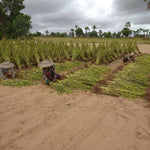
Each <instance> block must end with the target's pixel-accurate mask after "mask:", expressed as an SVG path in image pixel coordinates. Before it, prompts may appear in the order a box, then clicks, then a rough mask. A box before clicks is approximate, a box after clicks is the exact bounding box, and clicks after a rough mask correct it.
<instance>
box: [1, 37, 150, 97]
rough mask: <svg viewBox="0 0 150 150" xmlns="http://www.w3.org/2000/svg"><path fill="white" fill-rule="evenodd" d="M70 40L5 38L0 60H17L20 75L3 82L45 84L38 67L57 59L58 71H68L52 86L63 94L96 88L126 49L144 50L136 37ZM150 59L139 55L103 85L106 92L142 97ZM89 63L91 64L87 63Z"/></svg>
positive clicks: (115, 94)
mask: <svg viewBox="0 0 150 150" xmlns="http://www.w3.org/2000/svg"><path fill="white" fill-rule="evenodd" d="M60 39H61V38H60ZM68 39H69V38H68ZM68 39H67V41H59V40H58V41H57V42H55V41H50V40H48V41H47V40H39V39H38V40H23V41H21V40H19V39H18V40H16V41H13V40H8V41H7V40H5V39H3V40H1V41H0V62H3V61H9V62H12V63H14V64H15V70H16V78H15V79H9V80H2V79H0V84H3V85H8V86H16V87H22V86H28V85H34V84H38V83H39V81H42V83H45V82H44V80H43V79H42V69H41V68H37V67H36V66H37V64H38V63H39V62H40V61H42V60H44V59H48V60H52V61H54V62H55V66H56V72H57V73H60V74H61V75H63V73H64V72H66V75H65V76H64V78H63V80H60V81H57V82H56V83H53V82H51V83H50V87H51V88H53V89H55V90H56V91H57V92H58V93H59V94H60V93H73V91H75V90H84V91H87V90H93V86H95V85H96V84H98V82H99V81H100V80H102V79H103V77H104V75H106V74H107V73H108V72H110V71H111V70H110V69H109V68H108V67H107V66H106V64H108V63H111V62H112V61H114V60H115V59H119V58H122V56H123V54H124V53H125V52H126V53H129V54H130V53H134V54H137V53H140V51H139V49H138V46H137V42H136V41H135V40H129V39H127V40H122V39H120V40H113V41H110V40H109V39H108V40H107V41H106V40H105V41H104V40H102V41H98V39H94V41H93V40H91V41H92V42H89V41H88V40H89V39H86V40H85V39H83V41H82V42H80V43H79V42H78V40H79V39H75V40H74V41H68ZM68 42H69V43H68ZM149 61H150V57H149V56H143V57H140V58H137V59H136V63H131V64H129V65H127V66H126V67H125V68H124V69H123V70H122V71H120V72H119V73H118V74H116V78H115V79H114V80H113V81H110V82H109V84H108V85H107V86H104V87H101V88H102V91H103V92H102V93H104V94H110V95H114V96H123V97H127V98H136V97H139V98H142V97H143V96H144V94H145V88H146V87H147V86H148V79H147V76H148V74H149V73H150V71H149V69H148V67H149V66H145V65H144V64H145V63H147V64H149ZM85 63H89V64H86V65H85ZM104 65H105V66H104ZM142 65H143V66H142ZM139 68H140V69H139ZM148 71H149V72H148ZM144 75H145V76H144Z"/></svg>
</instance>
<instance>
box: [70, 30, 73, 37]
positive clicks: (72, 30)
mask: <svg viewBox="0 0 150 150" xmlns="http://www.w3.org/2000/svg"><path fill="white" fill-rule="evenodd" d="M70 31H71V36H72V37H74V29H70Z"/></svg>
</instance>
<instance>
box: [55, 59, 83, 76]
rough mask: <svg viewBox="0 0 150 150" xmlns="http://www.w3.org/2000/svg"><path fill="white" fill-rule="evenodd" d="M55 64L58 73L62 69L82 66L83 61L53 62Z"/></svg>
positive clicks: (66, 69)
mask: <svg viewBox="0 0 150 150" xmlns="http://www.w3.org/2000/svg"><path fill="white" fill-rule="evenodd" d="M55 65H56V72H57V73H60V72H62V71H68V70H71V69H73V68H76V67H79V66H82V65H83V62H80V61H74V62H65V63H55Z"/></svg>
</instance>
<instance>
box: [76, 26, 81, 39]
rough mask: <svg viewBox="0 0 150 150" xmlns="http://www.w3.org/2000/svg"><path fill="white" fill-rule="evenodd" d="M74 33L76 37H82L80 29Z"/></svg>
mask: <svg viewBox="0 0 150 150" xmlns="http://www.w3.org/2000/svg"><path fill="white" fill-rule="evenodd" d="M75 32H76V36H77V37H81V36H83V30H82V29H81V28H79V27H78V29H77V30H76V31H75Z"/></svg>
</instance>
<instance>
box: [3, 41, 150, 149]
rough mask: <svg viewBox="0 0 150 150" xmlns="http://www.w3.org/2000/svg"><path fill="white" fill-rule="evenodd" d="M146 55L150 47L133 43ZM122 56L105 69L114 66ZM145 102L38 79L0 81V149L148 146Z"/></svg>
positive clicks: (149, 113)
mask: <svg viewBox="0 0 150 150" xmlns="http://www.w3.org/2000/svg"><path fill="white" fill-rule="evenodd" d="M138 46H139V48H140V50H141V51H142V52H143V53H145V54H150V45H144V44H142V45H138ZM120 63H122V61H121V60H117V61H114V62H113V63H111V64H110V65H109V67H110V68H111V69H112V70H114V69H115V68H117V67H118V66H119V65H120ZM149 148H150V102H149V101H146V100H140V99H136V100H126V99H123V98H120V97H111V96H106V95H98V94H93V93H91V92H81V91H79V92H76V93H75V94H73V95H66V94H63V95H58V94H57V93H56V92H55V91H54V90H52V89H51V88H49V87H48V86H47V85H43V84H42V83H40V84H39V85H33V86H29V87H22V88H15V87H7V86H2V85H0V150H149Z"/></svg>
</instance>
